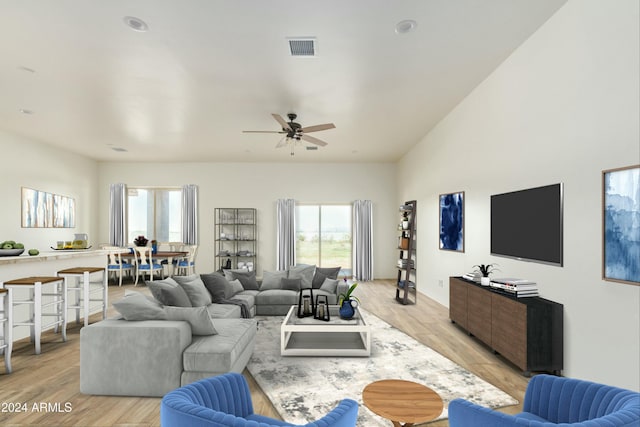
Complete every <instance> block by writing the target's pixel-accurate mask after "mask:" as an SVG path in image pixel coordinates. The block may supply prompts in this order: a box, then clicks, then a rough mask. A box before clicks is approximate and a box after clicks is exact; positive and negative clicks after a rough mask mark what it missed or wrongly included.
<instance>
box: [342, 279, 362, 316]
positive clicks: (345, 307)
mask: <svg viewBox="0 0 640 427" xmlns="http://www.w3.org/2000/svg"><path fill="white" fill-rule="evenodd" d="M345 281H346V280H345ZM357 287H358V284H357V283H354V284H353V285H351V286H350V287H349V290H347V292H343V293H341V294H338V306H340V310H339V313H340V317H341V318H343V319H347V320H348V319H351V318H352V317H353V315H354V314H355V312H356V311H355V308H356V307H357V306H358V303H359V302H360V300H359V299H358V297H356V296H354V295H351V294H352V293H353V291H354V290H355V289H356V288H357Z"/></svg>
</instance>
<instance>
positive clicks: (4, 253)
mask: <svg viewBox="0 0 640 427" xmlns="http://www.w3.org/2000/svg"><path fill="white" fill-rule="evenodd" d="M22 252H24V249H0V256H18V255H20V254H21V253H22Z"/></svg>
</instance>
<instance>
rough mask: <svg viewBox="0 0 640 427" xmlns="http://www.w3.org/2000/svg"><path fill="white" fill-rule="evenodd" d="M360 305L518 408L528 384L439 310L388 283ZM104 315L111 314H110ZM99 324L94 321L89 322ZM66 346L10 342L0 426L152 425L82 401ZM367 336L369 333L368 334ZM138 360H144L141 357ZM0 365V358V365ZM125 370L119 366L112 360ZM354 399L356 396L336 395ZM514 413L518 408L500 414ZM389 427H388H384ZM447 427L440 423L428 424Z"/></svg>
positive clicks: (379, 283)
mask: <svg viewBox="0 0 640 427" xmlns="http://www.w3.org/2000/svg"><path fill="white" fill-rule="evenodd" d="M125 288H127V289H133V288H134V287H133V285H132V284H128V285H123V286H122V287H121V288H120V287H118V286H117V285H116V286H114V285H111V286H110V287H109V298H110V301H115V300H117V299H120V298H121V297H122V296H123V295H124V290H125ZM356 295H357V296H358V297H359V298H360V300H361V303H362V306H363V307H364V308H366V309H367V310H369V311H370V312H372V313H374V314H376V315H377V316H379V317H380V318H382V319H384V320H385V321H387V322H388V323H390V324H392V325H393V326H395V327H397V328H399V329H401V330H402V331H404V332H405V333H407V334H408V335H410V336H412V337H414V338H415V339H417V340H418V341H420V342H422V343H424V344H425V345H427V346H429V347H431V348H433V349H434V350H436V351H438V352H439V353H441V354H443V355H444V356H446V357H448V358H450V359H451V360H453V361H454V362H456V363H458V364H459V365H461V366H463V367H465V368H466V369H468V370H469V371H471V372H473V373H475V374H476V375H478V376H480V377H481V378H483V379H484V380H486V381H488V382H489V383H491V384H493V385H495V386H497V387H498V388H500V389H502V390H504V391H506V392H507V393H509V394H510V395H512V396H513V397H515V398H516V399H518V400H519V401H520V402H522V400H523V398H524V391H525V388H526V385H527V383H528V379H527V378H526V377H524V376H523V375H522V374H521V373H520V372H519V371H518V370H517V368H514V367H513V366H512V365H510V364H509V363H508V362H505V361H504V360H503V359H501V358H500V357H499V356H496V355H494V354H493V353H492V352H491V350H489V349H488V348H487V347H485V346H484V345H482V344H479V343H478V342H477V341H476V340H475V339H473V338H471V337H469V336H468V335H467V334H466V333H465V332H463V331H462V330H460V329H459V328H457V327H456V326H455V325H453V324H452V323H451V322H450V321H449V313H448V310H447V308H445V307H443V306H442V305H440V304H438V303H436V302H434V301H433V300H430V299H428V298H427V297H424V296H422V295H419V297H418V303H417V304H416V305H407V306H403V305H401V304H398V303H397V302H395V299H394V296H395V287H394V282H393V281H392V280H376V281H373V282H366V283H361V284H360V285H359V287H358V289H357V291H356ZM109 314H110V315H115V314H117V313H115V311H114V310H113V307H111V309H110V312H109ZM98 320H100V315H99V314H95V315H93V316H92V317H91V321H92V322H95V321H98ZM67 331H68V332H67V337H68V341H67V342H66V343H63V342H61V339H60V335H54V334H53V333H52V332H46V333H44V335H43V340H42V343H43V344H42V354H40V355H37V356H36V355H34V352H33V346H32V345H30V344H29V342H28V339H25V340H22V341H19V342H16V343H15V345H14V351H13V358H12V362H13V363H12V364H13V373H12V374H9V375H7V374H5V372H4V365H3V364H2V363H1V362H0V405H1V406H0V425H1V426H82V427H88V426H158V425H160V398H140V397H112V396H88V395H83V394H81V393H80V326H79V325H76V324H75V321H73V322H71V323H70V324H69V326H68V328H67ZM374 333H375V332H374ZM141 357H144V356H143V355H141ZM1 360H2V359H0V361H1ZM112 363H114V364H126V363H128V361H127V360H116V359H114V360H113V361H112ZM244 375H245V376H246V377H247V379H248V380H249V383H250V387H251V393H252V396H253V403H254V410H255V412H256V413H260V414H263V415H267V416H270V417H274V418H279V416H278V415H277V413H276V412H275V409H274V408H273V406H272V405H271V403H270V402H269V400H268V399H267V398H266V396H265V395H264V394H263V393H262V391H261V390H260V388H259V387H258V386H257V385H256V383H255V382H254V381H253V379H252V378H251V375H250V374H249V373H248V372H247V371H246V370H245V372H244ZM344 397H351V398H359V397H360V396H344ZM501 410H502V411H504V412H508V413H516V412H519V411H520V410H521V405H517V406H512V407H508V408H503V409H501ZM389 425H391V423H389ZM430 425H431V426H433V427H441V426H448V423H447V422H446V421H440V422H436V423H432V424H430Z"/></svg>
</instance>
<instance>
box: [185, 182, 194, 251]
mask: <svg viewBox="0 0 640 427" xmlns="http://www.w3.org/2000/svg"><path fill="white" fill-rule="evenodd" d="M182 242H183V243H185V244H187V245H197V244H198V186H197V185H194V184H189V185H183V186H182Z"/></svg>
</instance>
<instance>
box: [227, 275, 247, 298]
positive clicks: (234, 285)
mask: <svg viewBox="0 0 640 427" xmlns="http://www.w3.org/2000/svg"><path fill="white" fill-rule="evenodd" d="M229 284H230V285H231V290H232V291H233V295H232V296H231V298H233V297H234V296H235V295H236V294H239V293H240V292H244V288H243V287H242V283H240V280H238V279H236V280H232V281H230V282H229Z"/></svg>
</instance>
